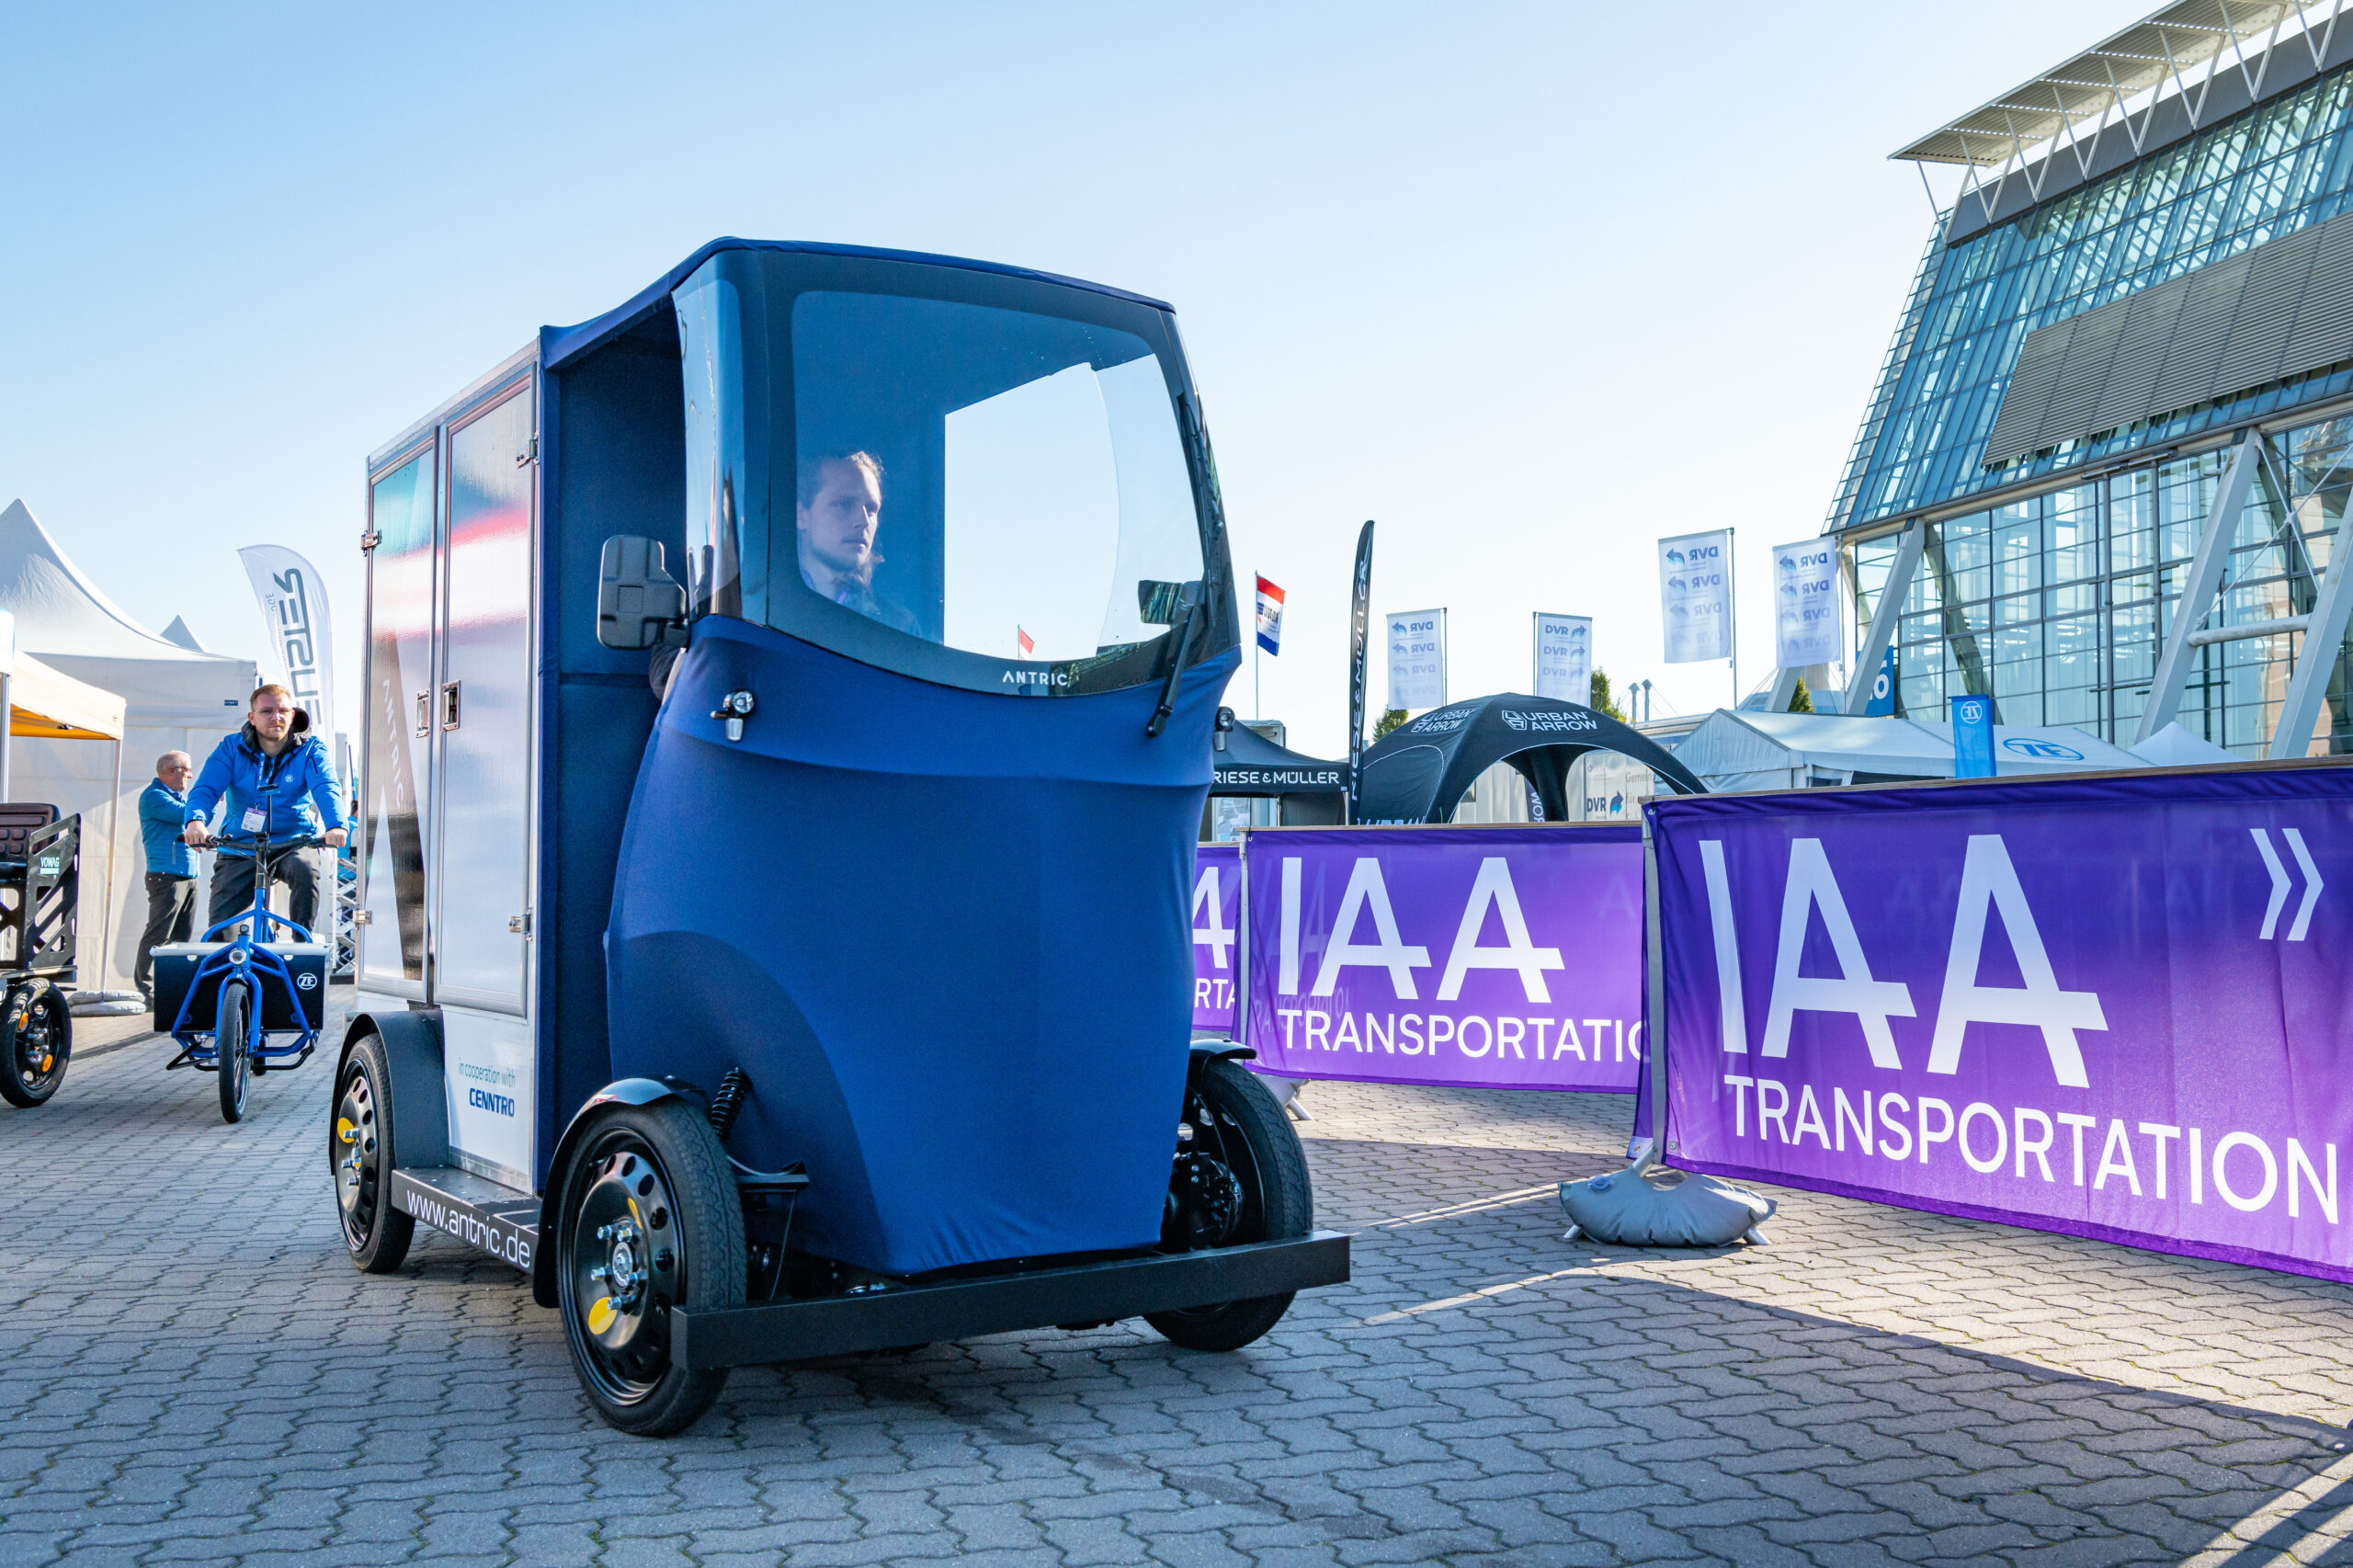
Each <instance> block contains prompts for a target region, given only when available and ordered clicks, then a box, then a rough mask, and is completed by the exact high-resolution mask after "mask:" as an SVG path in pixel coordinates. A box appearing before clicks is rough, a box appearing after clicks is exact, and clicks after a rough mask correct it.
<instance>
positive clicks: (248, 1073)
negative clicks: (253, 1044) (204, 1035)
mask: <svg viewBox="0 0 2353 1568" xmlns="http://www.w3.org/2000/svg"><path fill="white" fill-rule="evenodd" d="M247 1017H248V1014H247V1012H246V998H245V987H244V982H242V981H236V980H227V981H223V982H222V983H221V1001H220V1005H219V1006H218V1007H216V1008H215V1009H214V1012H213V1017H212V1054H213V1055H214V1057H215V1058H217V1060H218V1067H217V1075H218V1076H219V1078H220V1081H221V1119H222V1120H223V1121H243V1120H244V1117H245V1095H246V1093H247V1092H248V1091H249V1090H251V1089H252V1087H253V1078H254V1074H253V1054H252V1051H250V1050H249V1048H248V1045H247V1042H246V1040H245V1020H246V1018H247Z"/></svg>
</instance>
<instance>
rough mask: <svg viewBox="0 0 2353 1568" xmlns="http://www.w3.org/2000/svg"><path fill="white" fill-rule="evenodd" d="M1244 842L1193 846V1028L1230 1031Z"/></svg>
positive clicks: (1237, 968)
mask: <svg viewBox="0 0 2353 1568" xmlns="http://www.w3.org/2000/svg"><path fill="white" fill-rule="evenodd" d="M1241 910H1242V846H1240V845H1238V844H1204V845H1202V846H1199V848H1197V849H1195V850H1194V851H1193V1028H1196V1029H1198V1030H1200V1031H1202V1032H1203V1033H1210V1032H1215V1033H1218V1034H1226V1033H1230V1032H1231V1031H1232V1030H1233V1004H1234V1001H1235V999H1236V998H1237V997H1238V996H1240V995H1241V992H1240V991H1239V990H1238V989H1236V987H1235V981H1236V980H1237V979H1238V978H1239V976H1240V974H1241V959H1242V955H1241V953H1240V952H1239V951H1238V950H1237V949H1236V946H1235V942H1236V939H1237V938H1238V937H1239V936H1240V935H1241V930H1242V927H1241V923H1240V920H1239V918H1238V916H1239V915H1240V914H1241Z"/></svg>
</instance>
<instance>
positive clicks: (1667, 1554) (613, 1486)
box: [0, 1026, 2353, 1568]
mask: <svg viewBox="0 0 2353 1568" xmlns="http://www.w3.org/2000/svg"><path fill="white" fill-rule="evenodd" d="M133 1028H134V1029H135V1026H133ZM114 1032H115V1033H116V1034H118V1035H119V1034H124V1033H126V1032H127V1031H125V1030H124V1029H123V1028H120V1027H119V1026H117V1027H116V1028H115V1030H114ZM106 1033H107V1031H105V1030H103V1029H97V1028H85V1031H84V1035H83V1039H84V1040H85V1055H84V1057H83V1058H82V1059H81V1060H79V1061H77V1062H76V1063H75V1064H74V1070H73V1073H72V1075H71V1076H70V1077H69V1078H68V1080H67V1082H66V1085H65V1087H64V1089H63V1092H62V1093H61V1094H60V1095H59V1096H58V1098H57V1099H56V1100H55V1101H54V1102H52V1103H51V1105H50V1106H49V1107H48V1108H45V1109H43V1110H40V1111H38V1112H25V1111H5V1110H0V1190H5V1191H6V1193H7V1194H8V1196H9V1202H8V1205H7V1208H6V1220H5V1221H0V1314H4V1318H0V1321H5V1323H6V1333H5V1334H0V1563H5V1564H8V1565H10V1568H14V1565H16V1564H20V1563H47V1562H56V1561H65V1562H74V1563H76V1564H97V1563H110V1562H125V1563H130V1562H138V1563H164V1562H241V1563H247V1564H261V1563H274V1562H288V1563H293V1562H302V1563H376V1562H435V1563H483V1564H492V1563H509V1562H551V1563H564V1564H576V1563H589V1562H597V1563H608V1564H641V1563H642V1564H653V1563H672V1562H675V1563H700V1564H710V1565H717V1564H732V1563H774V1562H789V1563H793V1564H804V1563H806V1564H819V1563H843V1564H854V1565H858V1568H866V1565H869V1564H881V1563H894V1562H916V1561H930V1560H939V1559H947V1558H956V1559H960V1560H966V1561H972V1562H1004V1563H1069V1564H1082V1563H1131V1562H1132V1563H1155V1562H1156V1563H1164V1564H1169V1565H1171V1568H1208V1565H1211V1564H1222V1563H1255V1564H1262V1565H1266V1568H1276V1565H1289V1564H1304V1563H1326V1562H1338V1563H1418V1562H1448V1563H1482V1564H1490V1563H1491V1564H1516V1565H1517V1564H1525V1565H1531V1568H1532V1565H1537V1564H1549V1563H1618V1562H1627V1563H1632V1562H1737V1563H1740V1564H1744V1565H1747V1564H1768V1563H1782V1562H1790V1563H1801V1562H1802V1563H1844V1562H1889V1561H1896V1562H2005V1561H2013V1562H2023V1561H2028V1560H2031V1561H2034V1562H2051V1563H2058V1564H2068V1565H2073V1564H2079V1563H2080V1564H2095V1563H2109V1562H2185V1561H2194V1562H2200V1563H2220V1562H2232V1563H2234V1564H2253V1563H2256V1562H2274V1561H2296V1562H2313V1561H2319V1560H2322V1559H2323V1558H2324V1557H2329V1554H2330V1552H2331V1551H2336V1552H2337V1553H2339V1554H2340V1556H2339V1557H2330V1558H2329V1560H2331V1561H2336V1560H2341V1555H2342V1554H2343V1552H2344V1549H2343V1548H2341V1547H2334V1548H2333V1547H2332V1546H2331V1545H2330V1543H2331V1542H2335V1541H2337V1540H2340V1539H2341V1538H2342V1537H2343V1535H2344V1533H2345V1527H2344V1526H2341V1525H2338V1524H2336V1523H2335V1522H2333V1521H2334V1520H2335V1519H2336V1515H2337V1514H2338V1513H2339V1512H2340V1511H2345V1510H2347V1508H2348V1506H2353V1456H2348V1454H2347V1449H2346V1447H2345V1445H2346V1443H2347V1432H2346V1430H2345V1426H2344V1423H2345V1421H2346V1418H2347V1415H2348V1413H2353V1345H2348V1343H2347V1335H2346V1333H2345V1328H2346V1325H2347V1323H2348V1322H2353V1314H2348V1310H2347V1309H2348V1307H2353V1291H2348V1290H2346V1289H2345V1288H2342V1287H2338V1286H2335V1285H2328V1284H2323V1283H2319V1282H2316V1281H2313V1280H2307V1279H2301V1278H2291V1277H2288V1276H2281V1275H2270V1274H2262V1273H2256V1272H2253V1271H2249V1270H2243V1269H2236V1268H2233V1267H2227V1266H2224V1265H2221V1264H2210V1263H2202V1262H2195V1261H2190V1260H2186V1259H2178V1258H2169V1257H2161V1256H2154V1255H2150V1254H2143V1253H2135V1252H2131V1251H2126V1250H2122V1249H2120V1248H2116V1247H2111V1246H2107V1245H2104V1244H2099V1243H2097V1242H2089V1241H2081V1240H2076V1239H2073V1238H2068V1237H2055V1236H2043V1235H2038V1234H2034V1233H2029V1232H2024V1231H2014V1230H2007V1229H2003V1228H2000V1227H1995V1226H1990V1225H1984V1224H1979V1223H1973V1222H1972V1221H1964V1220H1956V1219H1947V1218H1941V1217H1936V1216H1928V1215H1919V1214H1912V1213H1907V1212H1905V1211H1903V1210H1892V1209H1880V1208H1874V1207H1870V1206H1868V1205H1864V1204H1860V1203H1855V1202H1851V1201H1847V1200H1845V1199H1830V1198H1821V1197H1815V1196H1811V1195H1807V1194H1803V1193H1792V1192H1779V1193H1777V1194H1776V1196H1778V1197H1779V1198H1780V1199H1781V1201H1782V1204H1783V1208H1782V1212H1781V1216H1780V1218H1779V1220H1778V1221H1775V1223H1774V1224H1773V1226H1772V1227H1771V1230H1772V1236H1773V1241H1774V1244H1773V1245H1772V1246H1770V1247H1769V1248H1765V1249H1757V1248H1733V1249H1729V1250H1725V1251H1722V1252H1715V1253H1705V1254H1678V1253H1668V1252H1642V1251H1628V1250H1624V1249H1618V1248H1607V1247H1604V1248H1597V1247H1594V1246H1593V1245H1591V1244H1586V1245H1582V1246H1571V1245H1568V1244H1563V1241H1562V1240H1561V1229H1562V1227H1561V1221H1560V1218H1559V1212H1558V1210H1557V1208H1556V1207H1555V1206H1554V1204H1553V1203H1552V1198H1551V1184H1552V1182H1554V1181H1556V1180H1558V1179H1560V1178H1562V1177H1563V1176H1578V1175H1589V1174H1592V1173H1594V1172H1596V1171H1598V1170H1601V1169H1604V1168H1608V1166H1610V1165H1613V1164H1615V1163H1616V1162H1615V1160H1614V1159H1613V1158H1612V1152H1613V1150H1622V1148H1623V1147H1624V1138H1625V1133H1624V1126H1625V1119H1626V1113H1627V1108H1628V1107H1627V1102H1626V1101H1624V1100H1623V1099H1618V1098H1610V1097H1607V1096H1570V1095H1544V1094H1520V1095H1508V1094H1498V1093H1483V1092H1475V1091H1461V1090H1406V1089H1395V1088H1369V1087H1347V1086H1343V1085H1330V1084H1325V1085H1315V1086H1313V1088H1311V1089H1310V1090H1308V1091H1307V1094H1306V1096H1305V1103H1306V1104H1307V1105H1309V1106H1310V1107H1311V1108H1313V1111H1314V1113H1315V1116H1316V1119H1315V1120H1314V1121H1313V1122H1311V1123H1308V1124H1306V1125H1305V1126H1304V1127H1303V1128H1302V1131H1303V1132H1304V1133H1305V1134H1306V1135H1307V1138H1308V1149H1309V1153H1310V1157H1311V1159H1312V1161H1313V1167H1314V1176H1315V1181H1316V1186H1317V1198H1318V1209H1319V1215H1320V1218H1321V1219H1322V1221H1323V1222H1324V1223H1326V1224H1337V1225H1343V1226H1346V1227H1347V1228H1350V1229H1353V1230H1356V1231H1357V1232H1358V1239H1357V1244H1356V1278H1355V1280H1354V1282H1353V1283H1352V1284H1350V1285H1348V1286H1347V1287H1345V1288H1341V1289H1337V1290H1326V1291H1321V1292H1315V1293H1313V1294H1312V1295H1310V1296H1307V1297H1302V1299H1301V1301H1299V1302H1298V1304H1297V1305H1296V1306H1294V1307H1293V1309H1292V1311H1291V1312H1290V1316H1289V1317H1288V1318H1286V1319H1285V1320H1284V1322H1283V1323H1282V1324H1281V1325H1280V1326H1279V1328H1278V1329H1277V1330H1276V1331H1275V1333H1274V1334H1273V1335H1270V1336H1269V1337H1268V1338H1267V1339H1266V1340H1264V1341H1261V1342H1260V1343H1259V1344H1258V1345H1256V1346H1253V1347H1251V1348H1250V1349H1248V1350H1246V1351H1245V1352H1242V1353H1240V1354H1237V1355H1232V1356H1203V1355H1194V1354H1188V1353H1184V1352H1179V1351H1177V1350H1176V1349H1174V1348H1173V1347H1171V1346H1167V1345H1166V1344H1165V1343H1163V1342H1162V1341H1160V1340H1159V1339H1158V1338H1157V1337H1156V1336H1155V1335H1152V1334H1151V1333H1150V1332H1149V1331H1147V1330H1145V1329H1143V1328H1142V1325H1140V1324H1138V1325H1121V1326H1117V1327H1112V1328H1107V1329H1098V1330H1095V1331H1092V1332H1087V1333H1081V1334H1063V1333H1060V1332H1044V1333H1038V1334H1025V1335H997V1336H995V1337H992V1338H987V1339H982V1340H975V1341H972V1342H968V1343H964V1344H957V1345H936V1346H929V1347H927V1348H925V1349H923V1350H920V1351H917V1352H915V1353H913V1354H909V1355H905V1356H900V1357H894V1358H875V1359H868V1360H840V1361H833V1362H824V1363H817V1364H812V1365H805V1366H800V1367H793V1368H788V1369H748V1370H745V1371H739V1372H738V1373H737V1374H736V1375H735V1378H734V1380H733V1381H732V1382H731V1383H730V1384H729V1386H728V1389H727V1392H726V1393H725V1395H724V1396H723V1397H722V1401H721V1403H720V1404H719V1406H718V1408H717V1409H716V1410H715V1411H714V1412H713V1413H712V1415H710V1417H708V1418H707V1419H706V1420H705V1421H704V1422H703V1423H702V1424H701V1425H700V1426H698V1427H697V1428H696V1429H695V1430H694V1431H692V1432H691V1433H689V1434H688V1435H687V1436H685V1437H681V1438H676V1439H673V1440H670V1441H667V1442H652V1441H645V1440H641V1439H635V1438H630V1437H622V1436H620V1435H619V1434H617V1433H614V1432H611V1431H609V1430H608V1429H607V1428H605V1427H604V1426H601V1425H599V1424H598V1423H597V1421H596V1420H595V1418H594V1417H593V1416H591V1415H589V1413H588V1411H587V1409H586V1407H585V1404H584V1403H583V1401H582V1400H581V1399H580V1397H579V1396H578V1394H577V1393H576V1392H575V1390H574V1382H573V1378H572V1372H571V1369H570V1368H569V1366H568V1364H567V1362H566V1360H565V1355H564V1350H563V1341H562V1338H561V1335H560V1333H559V1331H558V1328H557V1324H556V1321H555V1319H554V1317H553V1316H552V1314H551V1313H548V1312H541V1311H540V1310H538V1309H537V1308H535V1307H533V1306H532V1305H531V1304H530V1302H529V1296H528V1293H527V1291H526V1290H525V1288H524V1286H523V1284H522V1281H521V1279H520V1278H519V1277H518V1276H517V1275H515V1274H513V1273H511V1272H509V1271H508V1270H506V1269H505V1268H503V1267H499V1266H497V1265H495V1264H493V1263H490V1262H488V1261H486V1260H477V1259H476V1258H475V1257H473V1256H472V1255H470V1254H468V1253H466V1252H465V1251H463V1250H461V1249H460V1248H459V1247H458V1246H457V1245H456V1244H452V1243H449V1242H448V1241H447V1240H445V1239H441V1238H438V1237H437V1238H435V1239H432V1240H429V1241H427V1240H425V1239H424V1234H425V1233H420V1245H419V1247H418V1250H417V1252H416V1253H415V1255H414V1256H413V1259H412V1262H411V1264H410V1266H409V1267H407V1268H406V1269H405V1270H404V1272H403V1273H402V1274H401V1275H399V1276H397V1277H395V1278H383V1279H378V1278H363V1277H361V1276H360V1275H359V1274H358V1272H357V1271H355V1270H354V1269H353V1268H352V1267H350V1265H349V1264H348V1263H347V1261H346V1260H345V1258H344V1256H343V1252H342V1246H341V1244H340V1242H339V1240H338V1237H337V1235H336V1232H335V1227H334V1224H333V1222H332V1219H331V1200H330V1199H329V1197H328V1191H327V1187H326V1180H325V1176H324V1168H323V1167H324V1160H323V1158H322V1156H321V1150H322V1148H323V1139H324V1108H325V1103H326V1096H327V1088H328V1084H327V1080H328V1073H327V1071H326V1070H325V1068H324V1066H323V1065H322V1064H321V1063H318V1062H313V1064H311V1065H310V1066H308V1067H306V1068H304V1069H302V1070H301V1071H300V1072H296V1073H288V1074H273V1075H270V1076H268V1077H266V1078H263V1079H262V1080H260V1081H259V1082H258V1083H257V1084H256V1093H255V1109H254V1111H253V1114H252V1115H251V1116H250V1118H249V1119H247V1120H246V1122H244V1124H243V1125H241V1126H239V1127H235V1128H230V1127H224V1126H223V1125H222V1124H221V1122H220V1120H219V1118H218V1113H217V1111H216V1110H215V1109H214V1108H213V1106H212V1086H211V1084H210V1080H208V1079H204V1078H201V1077H192V1076H191V1075H190V1074H186V1073H173V1074H168V1075H166V1074H164V1073H163V1072H161V1071H159V1069H160V1068H161V1067H162V1065H163V1062H164V1060H165V1057H166V1056H167V1055H168V1051H167V1050H166V1049H165V1048H164V1047H162V1046H160V1045H157V1044H155V1043H154V1042H153V1041H140V1040H136V1039H135V1038H134V1039H133V1040H132V1042H131V1043H130V1044H128V1045H125V1046H122V1047H121V1048H119V1049H116V1050H113V1051H108V1052H101V1051H99V1050H98V1049H97V1047H96V1045H95V1044H92V1043H89V1042H92V1041H95V1040H98V1039H102V1038H105V1036H106ZM2347 1522H2348V1523H2353V1520H2348V1521H2347ZM2283 1553H2286V1554H2287V1555H2285V1556H2284V1557H2283V1555H2282V1554H2283Z"/></svg>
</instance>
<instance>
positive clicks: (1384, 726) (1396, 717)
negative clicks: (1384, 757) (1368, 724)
mask: <svg viewBox="0 0 2353 1568" xmlns="http://www.w3.org/2000/svg"><path fill="white" fill-rule="evenodd" d="M1404 722H1405V710H1404V709H1403V708H1392V709H1391V710H1389V711H1388V712H1386V713H1383V714H1382V715H1381V717H1380V718H1378V719H1376V720H1374V721H1373V725H1372V738H1373V739H1374V740H1376V741H1378V740H1379V739H1381V736H1383V735H1385V734H1387V733H1389V732H1390V731H1392V730H1393V729H1395V728H1396V727H1397V726H1398V725H1400V724H1402V723H1404Z"/></svg>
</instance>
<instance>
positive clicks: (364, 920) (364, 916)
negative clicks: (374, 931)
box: [351, 909, 375, 926]
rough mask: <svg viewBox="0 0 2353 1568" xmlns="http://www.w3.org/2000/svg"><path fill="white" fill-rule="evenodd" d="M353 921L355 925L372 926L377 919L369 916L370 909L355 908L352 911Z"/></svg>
mask: <svg viewBox="0 0 2353 1568" xmlns="http://www.w3.org/2000/svg"><path fill="white" fill-rule="evenodd" d="M351 923H352V924H353V925H354V926H372V925H374V924H375V921H374V920H373V919H371V918H370V917H369V913H368V911H366V910H364V909H355V910H353V911H352V912H351Z"/></svg>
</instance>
